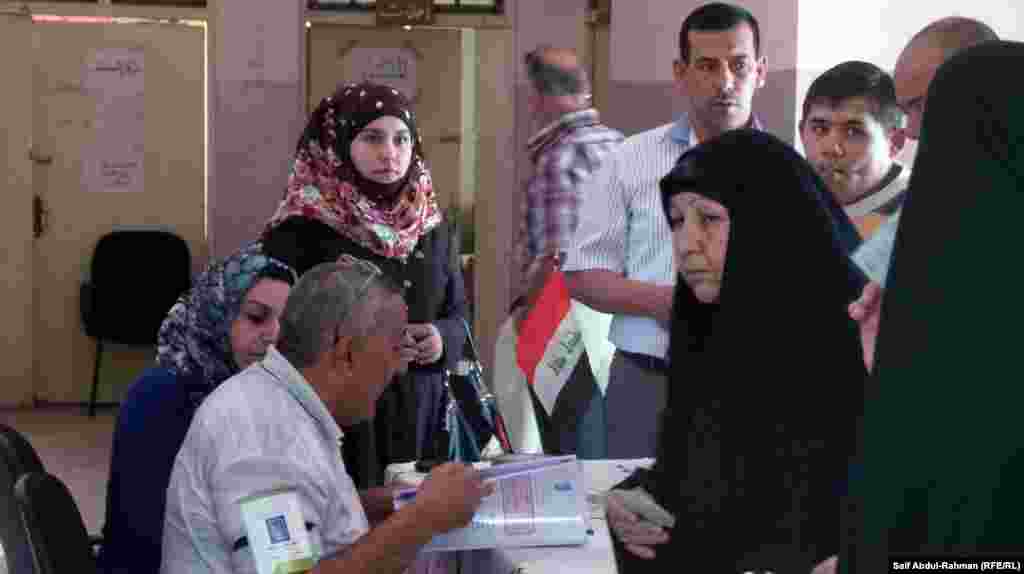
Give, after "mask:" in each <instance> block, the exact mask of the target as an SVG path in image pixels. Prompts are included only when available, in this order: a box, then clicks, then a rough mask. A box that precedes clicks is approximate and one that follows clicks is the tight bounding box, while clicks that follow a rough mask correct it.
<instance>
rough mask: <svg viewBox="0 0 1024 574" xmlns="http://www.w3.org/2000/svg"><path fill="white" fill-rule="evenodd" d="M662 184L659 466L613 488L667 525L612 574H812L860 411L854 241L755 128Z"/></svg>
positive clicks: (835, 511) (832, 533)
mask: <svg viewBox="0 0 1024 574" xmlns="http://www.w3.org/2000/svg"><path fill="white" fill-rule="evenodd" d="M661 187H662V194H663V198H664V203H665V208H666V216H667V217H668V220H669V223H670V225H671V226H672V228H673V237H674V243H675V254H676V261H677V267H678V269H679V271H680V277H679V281H678V283H677V288H676V298H675V306H674V309H673V325H672V342H671V350H670V361H671V363H672V364H673V365H678V367H675V368H678V374H677V373H676V372H675V371H673V375H672V383H671V384H670V385H669V398H668V401H669V404H668V407H667V409H666V414H665V417H664V419H663V421H662V430H661V436H660V440H659V450H658V457H657V461H656V463H655V465H654V467H653V468H652V469H651V470H650V471H648V472H641V473H638V474H637V475H635V476H634V477H632V478H631V479H630V480H629V481H627V483H625V484H623V485H622V487H621V488H627V489H628V488H633V487H637V486H639V487H642V488H643V489H644V490H646V492H649V493H650V494H651V496H653V499H654V500H655V501H656V502H657V504H659V505H660V506H662V507H663V508H664V509H666V510H667V511H668V512H669V513H671V514H672V515H673V516H674V517H675V525H674V527H672V528H671V529H670V530H669V532H668V537H667V541H665V542H664V543H662V544H658V545H656V546H652V547H647V548H646V550H648V551H650V550H654V556H653V558H652V559H649V560H643V559H641V558H639V557H637V555H636V554H638V552H634V551H633V550H636V547H632V548H631V549H626V548H625V547H624V546H623V545H622V543H621V541H619V540H616V545H617V549H618V550H619V552H618V555H619V560H620V570H621V571H622V572H624V574H634V573H636V572H648V571H649V572H666V571H671V570H674V569H676V568H677V567H678V566H680V565H684V564H685V565H686V568H688V569H691V570H692V571H694V572H745V571H754V572H775V573H787V574H788V573H794V572H796V573H807V572H810V571H811V569H812V568H814V567H815V565H817V564H820V563H821V562H823V561H825V560H826V559H828V558H830V557H832V556H834V555H836V554H837V553H838V551H839V547H840V538H841V532H840V509H841V506H842V504H843V497H844V495H845V489H846V479H847V474H848V467H849V462H850V457H851V456H852V454H853V450H854V445H855V432H856V424H857V417H858V416H860V414H861V413H862V410H863V385H864V377H865V375H866V373H865V368H864V362H863V354H862V352H861V344H860V339H859V335H858V331H857V327H856V325H855V324H854V323H853V322H852V321H851V320H850V318H849V316H848V314H847V306H848V304H849V303H850V302H851V301H852V300H853V299H855V298H856V296H857V295H858V294H859V292H860V288H861V287H862V286H863V277H862V275H860V274H859V273H858V272H857V271H856V270H855V269H854V268H853V267H852V265H851V263H850V262H849V259H848V255H849V252H850V249H851V248H852V247H853V246H854V245H855V242H856V239H855V238H856V232H855V230H854V229H853V227H852V225H851V224H850V222H849V221H848V220H847V219H846V217H845V216H844V215H843V214H842V211H841V209H839V208H838V206H837V205H835V202H834V200H833V199H832V197H831V195H829V193H828V192H827V190H826V188H825V186H824V184H823V183H822V182H821V181H820V179H819V178H818V177H817V176H816V175H815V174H814V172H813V170H812V169H811V167H810V166H809V165H808V164H807V162H806V161H804V159H803V158H802V157H800V156H799V154H797V152H796V151H795V150H793V149H792V148H791V147H790V146H788V145H787V144H785V143H783V142H782V141H780V140H778V139H777V138H775V137H773V136H771V135H768V134H765V133H762V132H758V131H754V130H738V131H735V132H730V133H727V134H725V135H723V136H721V137H719V138H717V139H715V140H713V141H710V142H707V143H705V144H702V145H700V146H697V147H695V148H693V149H692V150H690V151H688V152H687V153H685V154H684V155H683V156H682V157H681V158H680V160H679V162H678V163H677V164H676V167H675V168H674V169H673V170H672V171H671V172H670V173H669V174H668V175H667V176H666V177H665V178H664V179H663V180H662V182H661ZM611 521H612V526H613V531H616V532H618V533H620V534H621V528H619V527H617V525H616V524H615V520H614V519H611ZM641 550H643V549H641ZM639 553H642V552H639Z"/></svg>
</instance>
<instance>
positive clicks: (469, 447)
mask: <svg viewBox="0 0 1024 574" xmlns="http://www.w3.org/2000/svg"><path fill="white" fill-rule="evenodd" d="M462 326H463V327H464V328H465V330H466V342H467V343H468V345H467V347H468V351H469V352H468V353H467V355H468V356H466V357H464V358H463V360H462V361H460V362H459V368H458V372H456V373H452V372H449V371H446V373H445V387H446V389H447V391H448V407H447V412H446V416H445V430H446V431H447V432H448V444H449V447H448V459H449V460H457V461H459V462H477V461H479V460H480V453H481V452H482V451H483V450H484V448H485V447H486V446H487V443H489V442H490V441H491V439H492V438H495V437H496V438H497V440H498V444H499V445H500V446H501V449H502V451H504V452H506V453H510V452H512V447H511V444H510V443H509V440H508V433H507V431H506V430H505V421H504V420H503V419H502V418H501V413H500V412H498V405H497V401H496V399H495V397H494V395H493V394H492V393H491V391H490V390H489V389H488V388H487V386H486V385H485V384H484V380H483V375H484V373H483V366H482V365H481V364H480V355H479V353H478V351H477V347H476V342H475V341H474V340H473V333H472V331H471V330H470V328H469V323H468V322H466V320H465V319H462Z"/></svg>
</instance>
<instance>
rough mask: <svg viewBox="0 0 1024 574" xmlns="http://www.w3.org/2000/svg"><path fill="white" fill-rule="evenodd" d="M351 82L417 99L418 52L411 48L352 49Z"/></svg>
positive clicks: (349, 65) (348, 55) (350, 56)
mask: <svg viewBox="0 0 1024 574" xmlns="http://www.w3.org/2000/svg"><path fill="white" fill-rule="evenodd" d="M346 60H347V62H346V64H347V65H346V67H347V69H348V73H349V79H351V80H352V81H354V82H373V83H375V84H384V85H387V86H391V87H392V88H395V89H396V90H398V91H400V92H402V93H403V94H405V97H407V98H409V99H410V100H415V99H416V52H414V51H412V50H410V49H408V48H360V47H356V48H352V49H351V50H349V52H348V54H346Z"/></svg>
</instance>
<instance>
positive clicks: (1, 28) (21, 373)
mask: <svg viewBox="0 0 1024 574" xmlns="http://www.w3.org/2000/svg"><path fill="white" fill-rule="evenodd" d="M31 33H32V21H31V20H30V19H29V17H28V16H27V15H15V14H0V70H3V71H4V78H5V81H4V105H3V106H0V125H2V126H4V131H6V132H7V134H6V137H5V138H3V139H2V140H0V141H2V143H0V146H3V147H0V157H2V158H3V160H4V164H3V165H4V170H3V180H0V181H2V182H3V183H2V185H3V193H4V208H3V209H0V233H2V236H0V285H3V294H4V295H3V297H0V317H3V328H2V329H0V345H2V346H3V360H2V361H0V406H20V405H27V404H30V403H31V401H32V349H33V346H32V167H31V166H32V164H31V161H30V158H29V147H30V145H31V142H32V114H31V110H32V81H31V80H32V66H31V60H30V59H29V58H26V57H25V56H26V54H29V53H31V52H32V36H31Z"/></svg>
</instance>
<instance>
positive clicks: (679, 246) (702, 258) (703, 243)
mask: <svg viewBox="0 0 1024 574" xmlns="http://www.w3.org/2000/svg"><path fill="white" fill-rule="evenodd" d="M669 210H670V212H669V224H670V225H671V227H672V252H673V254H674V256H675V261H676V268H677V269H679V272H680V273H682V275H683V279H684V280H685V281H686V284H687V285H689V286H690V289H692V290H693V293H694V295H696V297H697V300H699V301H701V302H702V303H713V302H715V301H717V300H718V293H719V291H720V290H721V289H722V273H723V271H724V270H725V252H726V248H727V247H728V245H729V211H728V210H727V209H726V208H725V206H724V205H722V204H721V203H718V202H717V201H712V200H710V199H707V198H705V197H702V196H700V195H698V194H696V193H689V192H687V193H679V194H676V195H674V196H673V197H672V199H671V202H670V206H669Z"/></svg>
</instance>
